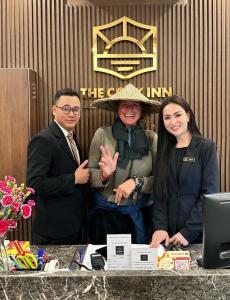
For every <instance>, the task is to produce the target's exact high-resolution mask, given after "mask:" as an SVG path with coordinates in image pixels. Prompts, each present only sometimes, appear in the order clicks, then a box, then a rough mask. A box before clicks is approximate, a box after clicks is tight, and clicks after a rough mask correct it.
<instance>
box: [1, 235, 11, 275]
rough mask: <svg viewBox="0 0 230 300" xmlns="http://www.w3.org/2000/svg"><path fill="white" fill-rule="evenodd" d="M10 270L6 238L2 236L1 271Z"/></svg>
mask: <svg viewBox="0 0 230 300" xmlns="http://www.w3.org/2000/svg"><path fill="white" fill-rule="evenodd" d="M9 270H10V267H9V258H8V254H7V250H6V245H5V239H4V238H0V272H2V271H9Z"/></svg>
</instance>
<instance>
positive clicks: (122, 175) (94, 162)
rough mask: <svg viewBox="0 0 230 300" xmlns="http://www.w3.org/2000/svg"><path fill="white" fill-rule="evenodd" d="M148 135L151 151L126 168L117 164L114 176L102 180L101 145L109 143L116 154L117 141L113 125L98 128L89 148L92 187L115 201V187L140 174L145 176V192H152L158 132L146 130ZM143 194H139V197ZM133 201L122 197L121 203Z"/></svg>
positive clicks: (111, 150) (109, 199) (125, 203)
mask: <svg viewBox="0 0 230 300" xmlns="http://www.w3.org/2000/svg"><path fill="white" fill-rule="evenodd" d="M145 133H146V136H147V138H148V140H149V145H150V152H149V154H148V155H146V156H144V157H143V158H142V159H140V160H134V161H133V163H132V162H131V161H130V162H129V163H128V165H127V167H126V169H121V168H119V167H118V166H117V169H116V171H115V172H114V173H113V176H112V177H111V178H110V179H109V180H107V181H104V182H103V181H102V180H101V178H100V168H99V165H98V163H99V161H100V159H101V150H100V148H99V147H100V146H101V145H103V146H104V145H108V146H109V149H110V152H111V155H112V156H114V154H115V149H116V144H117V141H116V140H115V139H114V137H113V135H112V127H111V126H109V127H101V128H99V129H97V131H96V132H95V134H94V137H93V140H92V143H91V146H90V150H89V163H88V166H89V169H90V173H91V177H90V178H91V187H93V188H96V189H98V191H99V192H100V193H101V194H102V195H103V196H104V197H105V198H106V199H107V200H108V201H109V202H114V198H115V197H114V196H115V192H114V191H113V189H114V188H116V187H118V186H119V185H120V184H121V183H123V182H124V181H126V180H127V179H128V178H129V177H132V176H140V177H143V178H144V184H143V187H142V193H143V194H151V193H152V190H153V175H152V174H153V170H154V167H155V160H156V151H157V134H156V133H155V132H154V131H152V130H145ZM140 197H141V195H140V196H139V198H140ZM132 203H133V200H132V199H122V201H121V205H130V204H132Z"/></svg>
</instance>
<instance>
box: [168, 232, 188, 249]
mask: <svg viewBox="0 0 230 300" xmlns="http://www.w3.org/2000/svg"><path fill="white" fill-rule="evenodd" d="M169 243H170V244H173V245H182V246H185V247H186V246H188V244H189V243H188V241H187V240H186V238H185V237H184V236H183V235H182V234H181V233H180V232H177V233H176V234H174V236H173V237H171V238H170V240H169Z"/></svg>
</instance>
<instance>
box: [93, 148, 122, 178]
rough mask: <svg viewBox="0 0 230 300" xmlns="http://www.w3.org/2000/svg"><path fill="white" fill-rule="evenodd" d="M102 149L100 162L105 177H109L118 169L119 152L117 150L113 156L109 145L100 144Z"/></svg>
mask: <svg viewBox="0 0 230 300" xmlns="http://www.w3.org/2000/svg"><path fill="white" fill-rule="evenodd" d="M100 149H101V154H102V155H101V160H100V162H99V163H98V164H99V166H100V168H101V170H102V172H103V173H102V174H103V177H109V176H111V175H112V174H113V172H114V171H115V170H116V167H117V160H118V156H119V153H118V152H116V153H115V155H114V157H112V155H111V153H110V150H109V147H108V146H107V145H105V146H100Z"/></svg>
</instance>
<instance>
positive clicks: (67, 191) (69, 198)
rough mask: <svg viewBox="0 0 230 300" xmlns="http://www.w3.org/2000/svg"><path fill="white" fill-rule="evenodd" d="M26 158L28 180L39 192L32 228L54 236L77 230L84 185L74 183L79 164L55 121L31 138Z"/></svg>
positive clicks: (83, 205) (79, 223) (79, 225)
mask: <svg viewBox="0 0 230 300" xmlns="http://www.w3.org/2000/svg"><path fill="white" fill-rule="evenodd" d="M75 139H76V137H75ZM76 142H77V141H76ZM77 146H78V148H79V145H78V143H77ZM27 159H28V161H27V184H28V186H30V187H32V188H34V189H35V192H36V195H37V196H38V197H37V201H36V214H35V220H34V224H33V230H34V232H35V233H37V234H39V235H42V236H44V237H49V238H54V239H55V238H62V237H66V236H70V235H72V234H75V233H78V232H79V231H80V229H81V225H82V221H83V220H82V219H83V211H84V207H85V204H84V186H83V185H80V184H79V185H78V184H75V177H74V172H75V170H76V168H77V167H78V165H77V163H76V162H75V160H74V159H73V156H72V153H71V151H70V148H69V146H68V143H67V141H66V138H65V136H64V134H63V132H62V131H61V129H60V128H59V126H58V125H57V124H56V123H55V122H52V123H51V124H50V126H49V127H48V128H46V129H44V130H42V131H41V132H40V133H38V134H37V135H36V136H35V137H34V138H33V139H32V140H31V142H30V143H29V145H28V155H27Z"/></svg>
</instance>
